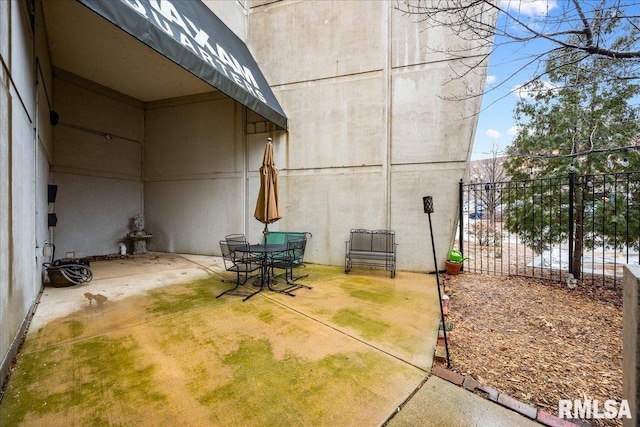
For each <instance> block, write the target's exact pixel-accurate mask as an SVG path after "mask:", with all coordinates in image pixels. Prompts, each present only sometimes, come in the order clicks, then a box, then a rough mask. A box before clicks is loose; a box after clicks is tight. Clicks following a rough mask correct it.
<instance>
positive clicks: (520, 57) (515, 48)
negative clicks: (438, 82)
mask: <svg viewBox="0 0 640 427" xmlns="http://www.w3.org/2000/svg"><path fill="white" fill-rule="evenodd" d="M559 1H565V0H559ZM502 6H503V7H508V8H509V9H510V10H511V11H512V12H514V13H516V12H518V13H519V14H520V16H521V18H522V17H523V16H524V17H527V18H528V19H531V20H532V21H535V20H536V19H541V18H544V16H546V14H547V13H550V14H553V12H554V10H556V8H557V2H556V1H555V0H532V1H527V0H503V1H502ZM505 22H506V21H505V19H504V17H503V16H499V17H498V23H497V25H498V26H500V25H505ZM504 42H505V40H502V39H500V38H496V40H495V41H494V44H495V45H497V46H498V48H497V49H496V50H495V51H494V52H493V53H492V54H491V57H490V60H489V70H488V72H487V86H486V88H485V95H484V96H483V98H482V109H481V113H480V117H479V118H478V126H477V129H476V137H475V140H474V145H473V151H472V154H471V160H478V159H486V158H490V157H492V155H493V147H494V146H495V147H496V149H497V150H498V154H499V155H500V153H501V152H502V151H503V150H504V149H505V148H506V147H507V146H508V145H510V144H511V142H512V141H513V137H514V136H515V135H516V127H515V121H514V120H513V108H514V107H515V105H516V102H517V101H518V95H517V93H518V91H517V88H518V87H519V86H520V85H522V84H524V83H525V82H527V81H528V80H529V79H530V78H531V77H532V76H533V75H534V72H535V70H532V69H531V68H529V69H525V70H522V71H517V70H520V69H521V68H522V67H523V65H524V64H525V63H526V62H527V60H530V59H531V55H532V54H535V53H538V52H542V51H546V50H547V49H548V48H549V46H548V44H546V43H545V42H543V41H539V40H537V41H535V42H530V43H528V44H526V45H523V44H520V43H517V44H513V43H512V44H508V43H507V44H505V43H504Z"/></svg>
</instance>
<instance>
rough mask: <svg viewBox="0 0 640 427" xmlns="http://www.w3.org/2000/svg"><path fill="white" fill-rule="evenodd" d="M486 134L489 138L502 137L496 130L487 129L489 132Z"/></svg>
mask: <svg viewBox="0 0 640 427" xmlns="http://www.w3.org/2000/svg"><path fill="white" fill-rule="evenodd" d="M484 134H485V135H487V136H488V137H489V138H500V136H501V134H500V132H498V131H497V130H495V129H487V131H486V132H485V133H484Z"/></svg>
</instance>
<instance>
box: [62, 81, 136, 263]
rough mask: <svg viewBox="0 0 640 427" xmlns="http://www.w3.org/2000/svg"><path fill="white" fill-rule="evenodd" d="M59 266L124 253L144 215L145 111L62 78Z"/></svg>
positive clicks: (109, 93)
mask: <svg viewBox="0 0 640 427" xmlns="http://www.w3.org/2000/svg"><path fill="white" fill-rule="evenodd" d="M55 74H56V79H55V94H56V98H55V99H56V101H55V108H56V111H57V112H58V113H59V114H60V124H58V126H56V128H55V132H54V135H55V142H54V168H53V170H54V176H53V179H52V182H53V183H55V184H56V185H58V197H57V200H56V204H55V209H56V214H57V216H58V224H57V226H56V227H55V228H54V230H53V233H54V243H55V246H56V258H63V257H66V256H67V255H69V254H71V253H72V254H73V256H74V257H78V258H79V257H85V256H91V255H105V254H114V253H118V252H119V249H118V243H119V242H120V241H123V242H124V241H126V240H125V238H126V235H127V233H128V232H129V231H131V229H132V221H131V219H132V218H133V217H134V216H135V215H137V214H139V213H143V211H144V208H143V200H144V195H143V184H142V149H143V147H142V141H143V135H144V133H143V132H144V110H143V104H142V103H141V102H139V101H136V100H134V99H131V98H128V97H126V96H124V95H122V94H118V93H115V92H112V91H109V90H107V89H105V88H102V87H99V86H97V85H95V84H93V83H91V82H87V81H85V80H83V79H81V78H78V77H76V76H74V75H71V74H70V73H68V72H64V71H62V70H56V73H55Z"/></svg>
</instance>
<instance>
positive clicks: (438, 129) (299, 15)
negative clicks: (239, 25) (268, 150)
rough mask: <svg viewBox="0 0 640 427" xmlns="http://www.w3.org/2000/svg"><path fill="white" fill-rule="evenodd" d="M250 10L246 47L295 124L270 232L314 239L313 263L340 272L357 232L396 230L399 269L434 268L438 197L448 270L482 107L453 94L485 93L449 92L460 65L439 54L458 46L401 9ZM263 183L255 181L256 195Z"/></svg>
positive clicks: (259, 6)
mask: <svg viewBox="0 0 640 427" xmlns="http://www.w3.org/2000/svg"><path fill="white" fill-rule="evenodd" d="M251 5H252V8H251V9H250V14H249V18H250V19H249V22H250V24H249V47H250V49H251V51H252V52H253V53H254V55H255V57H256V61H257V62H258V63H259V64H260V66H261V68H262V70H263V72H264V73H265V76H266V78H267V80H268V81H269V82H270V83H271V85H272V88H273V89H274V91H275V93H276V96H277V97H278V99H279V100H280V103H281V104H282V106H283V108H284V111H285V112H286V113H287V115H288V117H289V123H290V131H289V133H288V135H286V136H282V135H281V136H279V137H277V138H275V140H274V141H275V150H276V159H277V163H278V166H279V167H280V168H281V174H280V178H281V181H280V182H281V193H280V194H281V198H282V203H283V206H284V207H285V210H284V218H283V219H282V220H280V221H278V222H277V223H275V224H273V226H271V228H272V229H276V230H277V229H280V230H296V231H300V230H304V231H310V232H312V233H313V238H312V239H311V240H310V241H309V244H308V246H307V254H306V256H305V258H306V259H307V260H308V261H310V262H318V263H327V264H334V265H340V264H342V263H343V262H344V241H345V240H346V239H348V235H349V234H348V233H349V229H350V228H360V227H362V228H391V229H395V231H396V233H397V241H398V242H399V243H400V245H399V247H398V268H399V269H407V270H422V271H424V270H433V268H434V266H433V257H432V256H431V255H430V253H431V242H430V238H429V228H428V217H427V215H425V214H424V212H423V208H422V197H423V196H426V195H431V196H433V197H434V206H435V213H434V214H433V215H432V217H433V218H432V219H433V222H434V229H435V240H436V249H437V251H438V259H439V262H440V263H443V262H444V259H445V254H446V253H447V252H448V250H449V249H450V247H451V244H452V242H453V238H454V236H455V221H456V217H457V203H458V196H457V188H458V181H459V180H460V179H461V178H462V177H463V175H464V171H465V168H466V162H467V160H468V159H469V156H470V152H471V150H470V147H471V143H472V141H473V136H474V131H475V126H476V116H475V115H474V114H473V113H474V112H476V111H477V110H478V108H479V106H480V98H479V97H477V98H474V99H471V100H469V101H458V102H447V101H445V100H444V98H446V97H448V96H452V95H456V94H459V95H465V93H464V90H465V88H466V87H467V86H466V85H470V86H472V87H474V86H475V87H477V88H478V91H481V88H482V87H483V85H484V78H485V76H484V75H483V74H482V73H479V74H476V75H474V76H469V77H468V78H467V79H466V80H465V81H461V80H455V79H454V80H453V81H452V82H451V83H449V84H447V85H445V83H446V82H449V81H451V80H452V76H453V74H452V71H451V68H452V67H453V68H455V67H457V66H459V65H460V64H459V63H458V62H456V60H453V59H451V58H448V57H446V56H445V55H443V54H434V53H433V49H432V48H434V47H437V48H440V49H442V48H446V47H450V46H451V44H452V43H458V41H457V39H456V38H455V37H453V36H452V35H451V34H447V32H446V30H443V29H435V30H427V31H422V30H423V28H422V27H420V26H419V25H417V24H414V23H412V22H411V20H410V19H409V18H408V17H406V16H402V14H401V13H399V12H398V11H396V10H394V9H393V2H382V1H369V2H365V1H360V2H345V1H323V2H305V1H280V2H268V1H253V2H251ZM266 136H268V135H267V134H264V135H263V138H262V140H263V141H264V139H265V137H266ZM251 165H252V164H251V163H250V165H249V167H251ZM256 186H257V180H250V190H249V194H254V193H255V192H257V190H256V189H255V187H256ZM256 228H257V227H254V226H251V227H250V229H251V230H255V229H256ZM250 234H251V235H252V236H254V237H255V233H253V232H252V233H250ZM258 237H259V236H258ZM254 240H255V239H254ZM440 267H442V265H441V266H440Z"/></svg>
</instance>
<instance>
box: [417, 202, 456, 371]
mask: <svg viewBox="0 0 640 427" xmlns="http://www.w3.org/2000/svg"><path fill="white" fill-rule="evenodd" d="M422 205H423V208H424V213H426V214H428V215H429V231H430V232H431V248H432V250H433V265H434V267H435V269H436V282H437V284H438V300H439V301H440V319H442V331H443V333H444V349H445V351H446V353H447V368H450V367H451V360H450V359H449V343H448V341H447V325H446V324H445V321H444V310H443V308H442V294H441V292H440V272H439V271H438V262H437V260H436V244H435V241H434V240H433V225H432V224H431V214H432V213H433V197H431V196H425V197H423V198H422Z"/></svg>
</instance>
